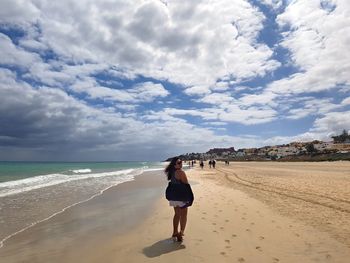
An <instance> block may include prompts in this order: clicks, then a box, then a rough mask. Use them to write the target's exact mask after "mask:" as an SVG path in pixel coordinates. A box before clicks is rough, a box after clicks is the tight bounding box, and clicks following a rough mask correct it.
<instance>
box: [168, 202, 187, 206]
mask: <svg viewBox="0 0 350 263" xmlns="http://www.w3.org/2000/svg"><path fill="white" fill-rule="evenodd" d="M169 205H170V206H173V207H183V206H185V205H186V202H182V201H169Z"/></svg>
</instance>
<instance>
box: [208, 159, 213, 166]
mask: <svg viewBox="0 0 350 263" xmlns="http://www.w3.org/2000/svg"><path fill="white" fill-rule="evenodd" d="M208 164H209V168H211V165H212V162H211V160H209V163H208Z"/></svg>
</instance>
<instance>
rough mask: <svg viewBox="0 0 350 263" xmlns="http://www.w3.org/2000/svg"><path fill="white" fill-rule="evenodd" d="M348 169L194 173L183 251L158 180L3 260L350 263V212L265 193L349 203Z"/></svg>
mask: <svg viewBox="0 0 350 263" xmlns="http://www.w3.org/2000/svg"><path fill="white" fill-rule="evenodd" d="M349 168H350V163H342V164H341V165H339V164H337V165H336V166H335V165H334V163H323V164H317V163H310V164H305V163H300V164H297V163H292V164H288V163H285V164H282V165H281V164H279V163H276V164H275V165H273V166H271V164H269V163H260V162H259V163H258V162H256V163H233V164H231V165H230V166H225V165H224V164H223V163H220V162H219V163H218V164H217V169H209V168H208V167H205V169H203V170H201V169H199V168H197V167H195V168H194V169H190V170H186V173H187V175H188V178H189V181H190V183H191V186H192V189H193V192H194V195H195V200H194V204H193V206H192V207H190V208H189V214H188V224H187V228H186V231H185V237H184V242H183V243H177V242H175V243H174V242H172V241H171V240H170V235H171V232H172V216H173V210H172V208H171V207H169V205H168V202H167V200H165V198H164V191H165V187H166V185H167V181H166V179H165V176H164V174H163V173H162V172H160V173H155V172H150V173H149V174H148V175H143V176H142V175H141V176H138V177H136V180H135V181H131V182H127V183H124V184H121V185H118V186H116V187H114V188H111V189H109V190H108V191H106V192H105V193H104V194H102V195H101V196H99V197H97V198H95V199H93V200H90V201H89V202H87V203H85V204H83V205H78V206H76V207H73V208H71V209H69V210H67V211H65V212H64V213H62V214H61V215H58V216H57V217H55V218H52V219H51V220H49V221H48V222H46V223H43V224H39V225H38V226H36V227H33V228H32V229H31V231H25V233H21V234H19V235H18V236H17V237H14V238H13V239H12V240H11V242H12V243H11V244H10V242H9V245H10V246H11V249H10V248H9V247H8V248H7V249H6V246H5V247H4V248H3V249H5V250H2V249H0V257H1V258H4V259H5V262H9V263H10V262H19V261H20V262H39V263H40V262H53V263H55V262H68V263H69V262H118V263H120V262H127V263H131V262H165V261H166V262H169V263H175V262H180V261H181V262H184V261H186V262H208V263H209V262H291V263H292V262H293V263H294V262H303V263H304V262H306V263H307V262H341V263H342V262H344V263H345V262H347V259H348V258H349V257H350V235H349V234H350V227H349V226H348V224H347V222H349V221H347V220H346V219H347V216H348V214H347V213H346V212H341V211H338V212H336V214H334V212H333V210H332V208H330V207H327V206H320V205H319V204H314V203H313V202H308V201H307V200H306V201H305V200H301V199H295V198H293V197H288V195H281V194H279V193H272V192H271V191H262V190H274V191H277V190H278V191H282V190H281V189H284V190H285V191H289V192H288V193H289V194H291V193H293V194H295V195H297V194H300V193H298V192H297V191H295V190H296V189H299V190H300V191H303V192H304V193H307V194H309V195H308V197H309V198H310V196H312V197H315V198H319V199H318V202H330V201H329V200H328V199H322V197H317V195H324V194H323V193H324V192H326V193H327V196H328V197H330V198H338V199H341V198H343V199H344V200H350V199H349V197H348V194H350V193H348V192H347V191H346V189H348V188H347V186H348V185H349V184H350V181H349V176H348V171H349V170H348V169H349ZM220 171H224V172H220ZM329 171H331V174H330V173H329ZM152 178H153V179H152ZM136 181H137V182H136ZM243 184H249V185H250V186H254V187H255V188H253V187H248V186H246V185H243ZM262 187H265V188H262ZM268 187H270V188H268ZM272 187H274V188H272ZM334 187H336V190H335V192H334V193H333V192H329V188H334ZM259 188H260V189H259ZM282 194H283V192H282ZM310 194H311V195H310ZM296 197H298V196H296ZM117 200H118V202H119V204H116V202H117ZM311 201H312V200H311ZM325 204H328V203H325ZM335 204H337V205H339V206H343V205H345V206H346V205H347V203H345V204H343V203H334V204H333V205H335ZM343 208H347V207H343ZM119 209H120V210H119ZM118 218H119V219H118ZM306 219H307V220H306ZM324 219H327V220H326V221H324ZM310 220H311V221H313V222H314V224H313V223H312V222H311V221H310ZM332 220H333V221H332ZM342 220H343V221H342ZM132 221H133V222H132ZM327 223H332V226H331V227H330V226H329V225H328V224H327ZM117 228H119V229H117ZM337 235H340V236H337ZM9 241H10V240H9ZM6 250H7V251H6ZM4 256H5V257H4Z"/></svg>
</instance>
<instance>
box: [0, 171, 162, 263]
mask: <svg viewBox="0 0 350 263" xmlns="http://www.w3.org/2000/svg"><path fill="white" fill-rule="evenodd" d="M165 181H166V180H165V177H163V173H162V171H147V172H144V173H143V174H141V175H138V176H136V177H135V179H134V180H132V181H127V182H124V183H121V184H118V185H116V186H112V187H109V188H108V189H106V190H104V191H103V192H102V193H100V194H97V195H94V196H92V197H90V198H89V199H88V200H84V201H82V202H79V203H77V204H74V205H71V206H69V207H68V208H65V209H63V210H62V211H60V212H57V213H55V215H51V216H50V217H49V218H46V219H45V220H41V221H40V222H38V223H36V224H34V225H30V226H28V227H26V228H25V229H23V230H20V231H18V233H16V234H14V235H11V236H10V238H8V239H6V240H5V242H4V246H3V247H2V248H0V258H4V259H6V262H18V261H21V262H22V261H23V262H32V261H31V260H30V259H33V262H62V261H61V259H60V257H59V256H57V259H54V258H53V257H52V256H53V255H59V254H61V253H62V252H63V251H67V250H69V248H67V247H68V245H69V244H71V245H75V244H79V243H81V244H83V245H82V247H85V246H94V245H97V244H98V243H96V242H97V240H96V241H94V239H93V238H92V236H94V238H100V239H102V240H103V239H105V238H106V237H108V235H112V234H118V235H119V234H121V233H124V232H126V231H129V230H130V229H131V228H132V227H134V226H135V225H137V224H140V223H141V221H142V217H147V216H148V214H149V213H150V211H151V210H152V209H151V208H152V207H153V203H154V202H155V200H157V199H159V198H160V192H161V191H160V190H161V189H163V187H164V184H165ZM139 194H143V195H142V196H140V195H139ZM112 209H115V210H114V211H113V210H112ZM103 228H105V230H104V231H102V232H103V233H101V231H100V230H103ZM50 234H51V235H50ZM67 236H69V238H68V239H69V240H68V241H69V242H67V240H65V239H67ZM83 236H85V238H87V239H89V240H91V242H90V241H89V242H86V244H84V242H85V240H84V239H85V238H82V237H83ZM98 236H100V237H98ZM75 239H77V240H75ZM79 239H80V240H79ZM78 240H79V241H78ZM87 243H90V244H87ZM56 247H57V248H56ZM79 249H80V248H79V246H77V248H76V249H75V250H79ZM31 250H32V251H35V253H29V252H30V251H31ZM46 250H50V251H51V252H50V253H46ZM18 251H21V252H22V254H21V253H19V252H18ZM71 252H72V253H73V254H74V253H75V252H74V251H71ZM65 253H66V252H65ZM69 253H70V252H69ZM62 254H63V253H62ZM61 256H62V255H61ZM33 257H34V258H33ZM38 257H39V258H40V260H39V261H38Z"/></svg>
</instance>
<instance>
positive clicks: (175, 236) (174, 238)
mask: <svg viewBox="0 0 350 263" xmlns="http://www.w3.org/2000/svg"><path fill="white" fill-rule="evenodd" d="M178 235H179V233H176V234H173V235H172V236H171V239H172V240H173V241H174V242H176V241H177V236H178Z"/></svg>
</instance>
